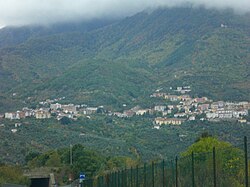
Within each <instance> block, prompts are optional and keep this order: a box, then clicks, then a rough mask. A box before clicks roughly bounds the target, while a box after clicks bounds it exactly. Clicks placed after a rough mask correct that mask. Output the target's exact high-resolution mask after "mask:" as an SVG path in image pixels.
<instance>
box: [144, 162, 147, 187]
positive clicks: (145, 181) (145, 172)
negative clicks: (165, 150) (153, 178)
mask: <svg viewBox="0 0 250 187" xmlns="http://www.w3.org/2000/svg"><path fill="white" fill-rule="evenodd" d="M144 187H147V165H146V163H145V164H144Z"/></svg>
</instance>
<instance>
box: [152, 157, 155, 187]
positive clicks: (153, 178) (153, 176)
mask: <svg viewBox="0 0 250 187" xmlns="http://www.w3.org/2000/svg"><path fill="white" fill-rule="evenodd" d="M154 186H155V171H154V162H152V187H154Z"/></svg>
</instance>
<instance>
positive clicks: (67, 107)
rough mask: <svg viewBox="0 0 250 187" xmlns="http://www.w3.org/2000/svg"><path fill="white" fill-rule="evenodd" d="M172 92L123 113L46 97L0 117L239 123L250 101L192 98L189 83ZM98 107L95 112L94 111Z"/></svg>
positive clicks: (246, 111) (156, 122)
mask: <svg viewBox="0 0 250 187" xmlns="http://www.w3.org/2000/svg"><path fill="white" fill-rule="evenodd" d="M170 90H172V91H174V92H177V93H178V95H176V94H169V93H164V92H160V91H161V90H157V91H156V92H155V93H153V94H152V95H151V96H150V97H151V98H157V97H160V98H164V100H165V101H166V102H163V103H166V104H162V105H155V106H153V107H151V108H146V109H145V108H141V107H140V106H135V107H133V108H131V109H129V110H124V111H123V112H111V111H109V112H104V111H105V110H104V108H103V106H99V107H88V106H87V105H74V104H60V103H58V101H60V100H62V99H64V98H58V99H54V100H46V101H43V102H40V103H39V104H40V105H42V106H43V108H40V109H29V108H27V107H26V108H23V109H22V110H21V111H16V112H7V113H5V114H4V115H0V117H4V118H7V119H11V120H13V119H23V118H27V117H35V118H36V119H47V118H51V117H52V116H53V117H56V118H57V119H58V120H60V119H62V118H63V117H68V118H71V119H77V118H78V117H79V116H82V115H92V114H95V113H100V111H101V113H105V114H107V115H113V116H117V117H120V118H129V117H132V116H135V115H138V116H142V115H151V116H153V117H152V118H154V125H155V128H159V127H160V126H161V125H181V124H182V123H184V122H185V121H193V120H209V121H219V120H237V121H239V122H241V123H247V120H246V118H245V116H248V110H250V103H249V102H247V101H245V102H224V101H217V102H213V101H212V100H209V99H208V98H207V97H196V98H192V97H191V96H190V95H188V94H187V93H188V92H190V91H191V89H190V86H185V87H177V88H176V90H174V89H173V88H172V87H170ZM98 110H99V112H98ZM155 116H157V117H155Z"/></svg>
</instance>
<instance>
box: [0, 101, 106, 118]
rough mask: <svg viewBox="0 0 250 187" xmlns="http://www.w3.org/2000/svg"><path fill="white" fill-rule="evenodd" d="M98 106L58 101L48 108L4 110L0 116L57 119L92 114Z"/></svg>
mask: <svg viewBox="0 0 250 187" xmlns="http://www.w3.org/2000/svg"><path fill="white" fill-rule="evenodd" d="M46 104H47V103H46ZM100 108H102V106H99V107H87V106H86V105H74V104H66V105H62V104H59V103H55V104H53V103H51V104H50V105H49V107H48V108H46V107H43V108H39V109H30V108H27V107H25V108H23V109H22V110H20V111H16V112H6V113H5V114H4V115H2V117H3V118H6V119H10V120H15V119H24V118H28V117H34V118H36V119H48V118H51V117H52V116H53V117H56V118H57V119H58V120H60V119H62V118H63V117H68V118H71V119H76V118H77V117H79V116H80V115H82V114H84V115H90V114H94V113H96V112H97V110H98V109H100Z"/></svg>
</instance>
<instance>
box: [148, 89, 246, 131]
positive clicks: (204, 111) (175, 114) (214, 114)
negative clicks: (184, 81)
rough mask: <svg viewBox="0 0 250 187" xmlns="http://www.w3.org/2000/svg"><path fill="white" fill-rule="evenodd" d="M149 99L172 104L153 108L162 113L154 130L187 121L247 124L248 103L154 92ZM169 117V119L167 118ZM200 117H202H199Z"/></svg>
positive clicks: (156, 121) (156, 119)
mask: <svg viewBox="0 0 250 187" xmlns="http://www.w3.org/2000/svg"><path fill="white" fill-rule="evenodd" d="M151 97H161V98H164V99H166V100H167V101H170V102H172V103H174V104H169V105H162V106H155V107H154V108H155V110H157V111H160V112H162V117H157V118H155V120H154V124H155V125H156V127H155V128H159V126H160V125H163V124H172V125H181V124H182V123H183V122H184V121H187V120H196V118H197V116H199V117H200V118H199V120H209V121H220V120H237V121H238V122H241V123H247V120H246V119H245V118H244V116H247V115H248V110H249V109H250V103H249V102H247V101H244V102H224V101H218V102H213V101H212V100H209V99H208V98H207V97H201V98H192V97H190V96H189V95H171V94H168V93H159V92H156V93H154V94H152V95H151ZM169 116H171V117H169ZM201 116H202V117H201Z"/></svg>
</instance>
